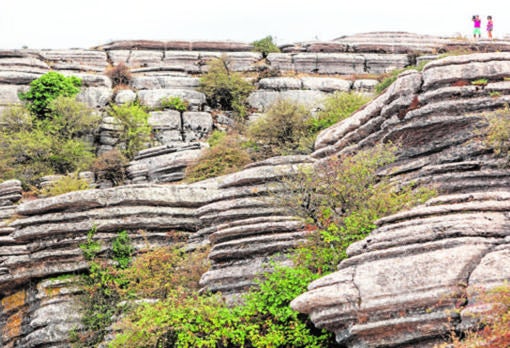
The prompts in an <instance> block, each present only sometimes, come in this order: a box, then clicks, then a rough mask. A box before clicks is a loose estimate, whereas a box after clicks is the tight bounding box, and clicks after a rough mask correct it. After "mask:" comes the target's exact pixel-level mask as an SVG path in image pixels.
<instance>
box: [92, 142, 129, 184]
mask: <svg viewBox="0 0 510 348" xmlns="http://www.w3.org/2000/svg"><path fill="white" fill-rule="evenodd" d="M128 163H129V162H128V160H127V158H126V157H125V156H124V155H123V154H122V153H121V152H120V151H119V149H115V148H114V149H112V150H109V151H106V152H104V153H102V154H101V155H99V156H98V157H97V158H96V160H95V161H94V163H93V164H92V171H93V172H94V174H95V176H96V179H97V180H98V181H101V180H107V181H110V182H112V183H113V185H114V186H118V185H120V184H122V183H123V182H124V181H125V179H126V165H127V164H128Z"/></svg>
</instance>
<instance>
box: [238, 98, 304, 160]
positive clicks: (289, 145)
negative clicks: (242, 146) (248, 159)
mask: <svg viewBox="0 0 510 348" xmlns="http://www.w3.org/2000/svg"><path fill="white" fill-rule="evenodd" d="M310 117H311V114H310V111H309V110H308V109H307V107H306V106H304V105H301V104H297V103H294V102H291V101H288V100H279V101H277V102H276V103H275V104H273V105H272V106H271V107H270V108H269V110H268V111H267V113H265V114H264V115H263V116H262V117H260V118H259V119H257V120H256V121H255V122H253V123H252V124H250V125H249V126H248V130H247V135H248V138H249V140H251V141H252V142H254V143H256V144H258V146H259V147H260V148H263V149H265V150H264V151H265V152H266V154H265V156H264V157H271V156H275V155H290V154H299V153H308V152H311V149H305V148H302V147H301V146H300V145H301V144H302V142H301V140H302V139H304V138H306V136H307V135H308V130H307V121H308V119H310Z"/></svg>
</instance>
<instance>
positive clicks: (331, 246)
mask: <svg viewBox="0 0 510 348" xmlns="http://www.w3.org/2000/svg"><path fill="white" fill-rule="evenodd" d="M395 151H396V147H395V146H392V145H378V146H376V147H374V148H372V149H370V150H365V151H361V152H359V153H357V154H355V155H353V156H346V157H344V158H341V159H335V158H332V159H329V160H328V161H324V162H322V163H321V164H320V165H318V166H317V167H315V168H310V167H308V168H305V167H304V168H303V169H302V171H301V172H300V173H299V174H298V175H296V176H295V177H293V178H289V179H288V180H285V185H286V186H287V190H286V191H287V192H288V196H283V198H282V201H280V202H278V205H283V206H287V207H289V208H290V209H291V211H292V212H294V213H295V214H297V215H299V216H303V217H304V218H307V219H309V220H310V222H311V223H312V224H313V226H315V227H314V228H317V229H318V230H317V232H316V233H315V234H313V236H312V238H311V239H310V242H309V243H308V244H307V245H305V246H304V247H303V248H301V249H299V251H298V262H297V263H298V264H301V265H303V266H306V267H308V268H310V269H313V270H314V271H316V272H326V273H327V272H331V271H333V270H335V269H336V266H337V265H338V263H339V262H340V261H341V260H342V259H344V258H345V257H346V253H345V251H346V249H347V247H348V246H349V245H350V244H352V243H353V242H355V241H358V240H361V239H363V238H364V237H365V236H366V235H367V234H368V233H370V232H371V231H372V230H373V229H374V228H375V225H374V222H375V221H376V220H377V219H379V218H381V217H383V216H386V215H389V214H392V213H396V212H397V211H399V210H401V209H404V208H408V207H411V206H413V205H415V204H418V203H421V202H424V201H425V200H426V199H428V198H430V197H431V196H433V195H434V194H435V192H434V191H433V190H431V189H425V188H414V187H412V186H405V187H402V188H395V187H394V186H393V185H392V184H391V183H390V182H389V181H388V180H387V179H384V178H380V177H379V176H378V175H377V173H378V169H380V168H381V167H383V166H385V165H387V164H389V163H391V162H393V161H394V160H395V156H394V152H395Z"/></svg>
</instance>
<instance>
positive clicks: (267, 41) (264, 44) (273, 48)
mask: <svg viewBox="0 0 510 348" xmlns="http://www.w3.org/2000/svg"><path fill="white" fill-rule="evenodd" d="M252 45H253V50H254V51H256V52H261V53H262V55H263V56H264V57H267V55H268V54H269V53H278V52H280V48H279V47H278V46H277V45H276V44H275V43H274V42H273V37H272V36H271V35H269V36H266V37H265V38H263V39H260V40H257V41H253V42H252Z"/></svg>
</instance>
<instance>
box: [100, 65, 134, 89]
mask: <svg viewBox="0 0 510 348" xmlns="http://www.w3.org/2000/svg"><path fill="white" fill-rule="evenodd" d="M105 74H106V76H108V77H109V78H110V80H112V86H113V87H120V86H129V84H130V83H131V79H132V76H131V71H130V70H129V68H128V67H127V66H126V64H124V63H122V62H120V63H119V64H117V65H115V66H111V67H109V68H108V69H106V72H105Z"/></svg>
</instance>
